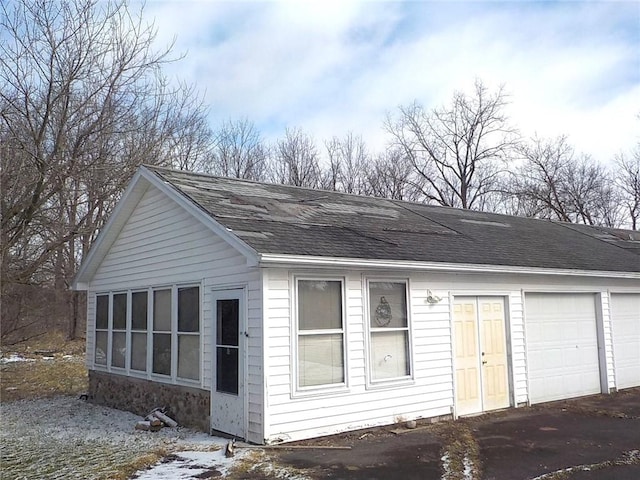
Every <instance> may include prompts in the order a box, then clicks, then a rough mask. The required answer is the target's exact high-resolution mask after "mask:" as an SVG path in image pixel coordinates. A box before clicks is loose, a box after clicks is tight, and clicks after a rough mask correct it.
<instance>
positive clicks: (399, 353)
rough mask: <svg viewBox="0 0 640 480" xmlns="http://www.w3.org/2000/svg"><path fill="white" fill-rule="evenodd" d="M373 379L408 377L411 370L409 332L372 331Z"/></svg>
mask: <svg viewBox="0 0 640 480" xmlns="http://www.w3.org/2000/svg"><path fill="white" fill-rule="evenodd" d="M371 363H372V368H371V379H372V380H374V381H375V380H387V379H390V378H399V377H406V376H408V375H409V374H410V371H409V338H408V332H407V331H404V330H400V331H379V332H372V333H371Z"/></svg>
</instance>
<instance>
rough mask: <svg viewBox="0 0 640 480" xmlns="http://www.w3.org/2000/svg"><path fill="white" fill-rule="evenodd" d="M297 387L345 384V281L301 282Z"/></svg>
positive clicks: (299, 281)
mask: <svg viewBox="0 0 640 480" xmlns="http://www.w3.org/2000/svg"><path fill="white" fill-rule="evenodd" d="M297 292H298V312H297V313H298V316H297V317H298V386H299V387H317V386H322V385H335V384H343V383H344V382H345V373H344V371H345V368H344V327H343V312H342V281H340V280H298V282H297Z"/></svg>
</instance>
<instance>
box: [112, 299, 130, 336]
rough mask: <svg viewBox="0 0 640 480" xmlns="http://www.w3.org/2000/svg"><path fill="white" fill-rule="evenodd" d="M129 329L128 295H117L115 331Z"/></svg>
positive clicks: (114, 309) (114, 305) (114, 301)
mask: <svg viewBox="0 0 640 480" xmlns="http://www.w3.org/2000/svg"><path fill="white" fill-rule="evenodd" d="M125 328H127V294H126V293H117V294H115V295H114V296H113V329H114V330H124V329H125Z"/></svg>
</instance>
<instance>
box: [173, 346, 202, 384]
mask: <svg viewBox="0 0 640 480" xmlns="http://www.w3.org/2000/svg"><path fill="white" fill-rule="evenodd" d="M178 376H179V377H180V378H189V379H191V380H198V379H199V378H200V336H199V335H179V336H178Z"/></svg>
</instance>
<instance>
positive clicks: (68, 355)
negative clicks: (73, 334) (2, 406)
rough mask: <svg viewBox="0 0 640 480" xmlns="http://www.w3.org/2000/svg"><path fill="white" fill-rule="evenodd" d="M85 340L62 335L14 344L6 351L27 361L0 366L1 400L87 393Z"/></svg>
mask: <svg viewBox="0 0 640 480" xmlns="http://www.w3.org/2000/svg"><path fill="white" fill-rule="evenodd" d="M84 347H85V343H84V340H74V341H71V342H70V341H67V340H65V339H64V337H63V336H62V335H61V334H58V333H54V334H51V335H49V336H48V337H47V338H40V339H37V340H32V341H30V342H28V343H23V344H20V345H14V346H11V347H9V348H8V349H4V348H3V351H2V355H3V356H4V357H8V356H10V355H11V354H16V355H20V356H22V357H24V358H25V359H26V361H21V362H11V363H4V364H2V365H1V366H0V401H2V402H7V401H13V400H21V399H27V398H40V397H51V396H54V395H79V394H81V393H84V392H86V391H87V387H88V379H87V369H86V367H85V364H84Z"/></svg>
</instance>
